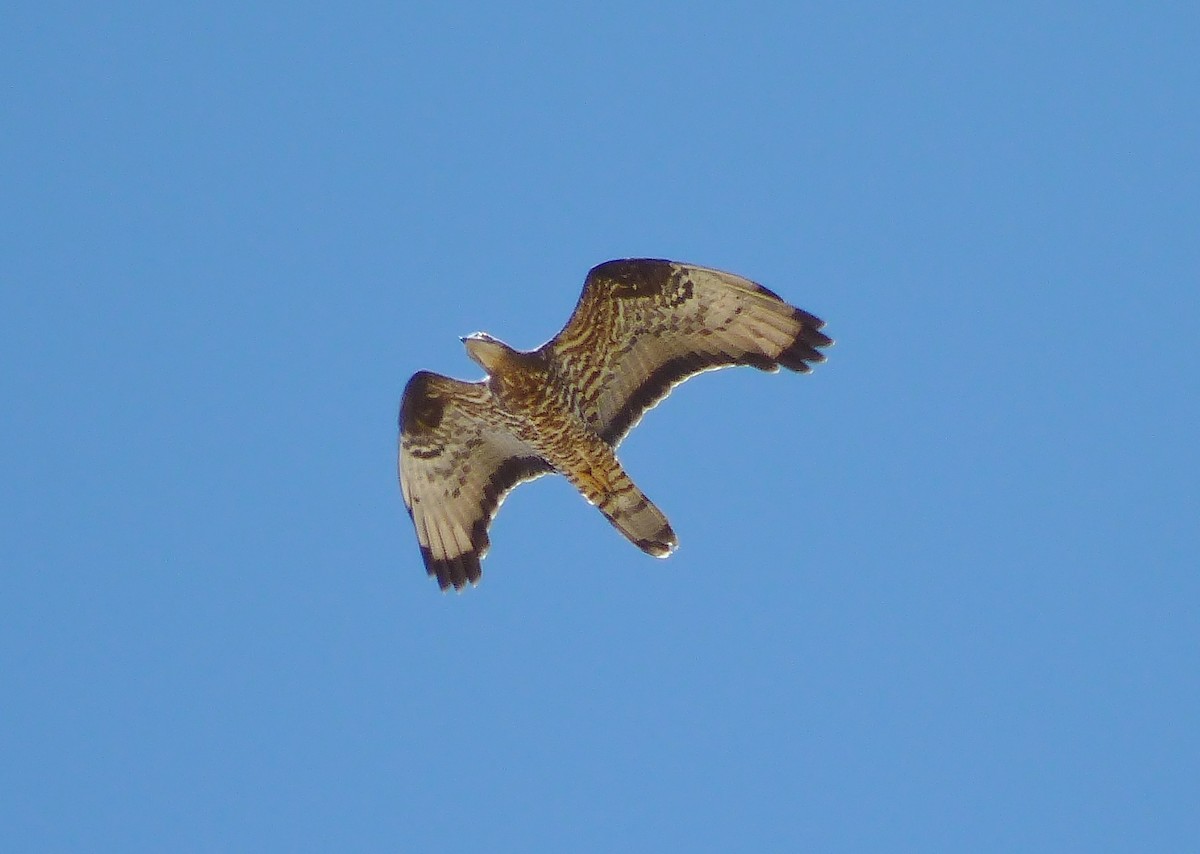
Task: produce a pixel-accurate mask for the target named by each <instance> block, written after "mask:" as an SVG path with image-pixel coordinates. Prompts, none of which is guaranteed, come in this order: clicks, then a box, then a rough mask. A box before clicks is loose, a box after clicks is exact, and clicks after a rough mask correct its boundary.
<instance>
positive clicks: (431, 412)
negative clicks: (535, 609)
mask: <svg viewBox="0 0 1200 854" xmlns="http://www.w3.org/2000/svg"><path fill="white" fill-rule="evenodd" d="M822 326H824V323H823V321H821V320H820V319H819V318H817V317H814V316H813V315H811V314H809V313H808V312H806V311H803V310H801V309H798V308H795V307H794V306H791V305H788V304H787V303H786V302H784V301H783V300H782V299H780V298H779V296H778V295H776V294H775V293H773V292H772V291H769V290H767V289H766V288H764V287H762V286H761V285H758V284H755V283H754V282H751V281H750V280H748V279H743V278H742V277H740V276H735V275H733V274H732V273H725V272H721V271H719V270H712V269H709V268H706V267H696V266H692V265H690V264H681V263H677V262H674V261H661V260H655V259H645V258H633V259H625V260H618V261H607V262H605V263H603V264H600V265H599V266H597V267H594V268H592V270H591V271H590V272H589V273H588V275H587V280H586V281H585V282H584V286H583V293H582V294H581V295H580V297H579V304H578V305H576V307H575V311H574V313H572V315H571V319H570V320H568V321H567V325H566V326H565V327H564V328H563V330H562V331H561V332H559V333H558V335H556V336H554V338H552V339H550V340H549V341H548V342H546V343H545V344H543V345H542V346H541V347H539V348H538V349H536V350H530V351H519V350H514V349H512V348H511V347H509V346H508V345H507V344H504V343H502V342H501V341H498V340H496V339H495V338H492V337H491V336H490V335H486V334H484V333H476V334H474V335H471V336H468V337H467V338H464V339H463V342H464V343H465V344H466V347H467V353H468V354H469V355H470V356H471V358H472V359H474V360H475V361H476V362H478V363H479V365H480V366H481V367H482V368H483V369H484V370H485V371H486V372H487V374H488V376H487V379H485V380H482V381H480V382H474V383H470V382H463V381H461V380H455V379H451V378H450V377H444V376H442V375H440V374H434V373H430V372H429V371H419V372H417V373H416V374H414V375H413V377H412V379H410V380H409V381H408V385H407V386H406V387H405V389H404V396H403V399H402V401H401V404H400V448H399V473H400V489H401V491H402V493H403V495H404V503H405V506H407V507H408V512H409V515H410V516H411V517H412V520H413V525H414V527H415V528H416V532H417V542H418V543H419V544H420V547H421V555H422V557H423V558H424V560H425V568H426V570H427V571H428V573H429V574H430V575H432V576H436V577H437V581H438V584H439V585H440V586H441V587H442V589H443V590H444V589H446V588H448V587H451V586H453V587H455V588H462V587H464V586H465V585H466V584H467V582H471V583H477V582H478V581H479V578H480V565H479V563H480V560H481V559H482V558H483V556H484V555H485V554H487V550H488V526H489V525H490V524H491V521H492V518H493V517H494V516H495V515H496V511H497V509H498V508H499V506H500V504H501V502H503V500H504V497H505V496H506V495H507V494H508V493H509V492H510V491H511V490H512V489H513V488H514V487H516V486H517V485H518V484H521V483H524V482H525V481H527V480H532V479H534V478H536V477H540V476H541V475H544V474H550V473H552V472H559V473H561V474H563V475H565V476H566V477H567V478H568V479H569V480H570V481H571V483H572V484H574V485H575V487H576V488H577V489H578V490H579V491H580V492H581V493H582V494H583V496H584V497H585V498H586V499H587V500H588V501H589V502H590V503H591V504H594V505H595V506H596V507H598V508H599V509H600V512H601V513H603V514H604V516H605V517H606V518H607V519H608V520H609V521H610V522H611V523H612V524H613V525H614V526H615V527H616V528H617V530H619V531H620V532H621V533H622V534H624V535H625V536H626V537H627V538H628V539H629V540H630V541H631V542H632V543H633V544H634V545H636V546H638V548H640V549H642V550H643V551H645V552H647V553H649V554H651V555H654V556H655V557H666V556H667V555H669V554H670V553H671V551H672V550H673V549H674V548H675V546H676V545H677V542H678V541H677V540H676V538H675V533H674V531H672V530H671V526H670V524H669V523H668V522H667V519H666V517H665V516H664V515H663V514H662V512H661V511H660V510H659V509H658V508H657V507H655V506H654V505H653V504H652V503H650V500H649V499H648V498H647V497H646V496H645V495H644V494H643V493H642V491H641V490H640V489H638V488H637V486H635V485H634V483H633V481H632V480H630V479H629V476H628V475H627V474H626V473H625V471H624V469H622V468H621V464H620V462H618V460H617V458H616V453H615V451H616V448H617V446H618V445H619V444H620V442H621V440H622V439H623V438H624V437H625V436H626V434H628V432H629V431H630V430H631V429H632V428H633V427H634V426H635V425H636V424H637V423H638V422H639V421H640V420H641V418H642V416H643V415H644V414H645V413H646V411H647V410H648V409H650V408H652V407H653V406H655V405H656V404H657V403H658V402H659V401H660V400H662V399H663V398H664V397H666V396H667V394H668V393H669V392H670V391H671V389H672V388H674V387H675V386H676V385H678V384H679V383H681V382H683V381H684V380H686V379H687V378H688V377H691V376H694V375H695V374H697V373H700V372H701V371H706V370H712V369H715V368H723V367H728V366H731V365H752V366H754V367H756V368H758V369H760V370H764V371H778V370H779V368H780V366H783V367H785V368H788V369H790V370H793V371H799V372H803V373H807V372H808V371H810V370H811V365H812V364H813V363H816V362H823V361H825V356H824V354H823V353H821V352H820V348H822V347H827V346H829V345H830V344H832V343H833V342H832V340H831V339H830V338H829V337H828V336H827V335H825V334H824V333H823V332H821V331H820V330H821V327H822Z"/></svg>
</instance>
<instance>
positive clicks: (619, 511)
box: [576, 467, 679, 557]
mask: <svg viewBox="0 0 1200 854" xmlns="http://www.w3.org/2000/svg"><path fill="white" fill-rule="evenodd" d="M608 475H609V476H608V477H607V478H606V480H607V488H603V487H602V486H601V484H599V483H598V482H595V481H592V480H591V479H590V478H581V479H580V480H581V481H582V482H577V483H576V486H578V487H579V489H580V491H581V492H582V493H583V495H584V497H585V498H586V499H587V500H588V501H589V502H591V503H592V504H594V505H596V507H597V508H599V510H600V512H601V513H603V514H604V516H605V518H606V519H608V521H609V522H611V523H612V524H613V527H614V528H616V529H617V530H618V531H620V532H621V533H622V534H623V535H624V536H625V538H626V539H628V540H629V542H631V543H633V544H634V545H635V546H637V547H638V548H639V549H641V550H642V551H644V552H646V554H649V555H653V556H654V557H667V556H668V555H669V554H671V552H673V551H674V550H675V547H676V546H678V545H679V540H678V539H676V537H675V532H674V531H672V530H671V523H670V522H668V521H667V517H666V516H664V515H663V512H662V511H661V510H659V509H658V508H657V507H655V506H654V504H653V503H651V501H650V499H649V498H647V497H646V495H645V493H643V492H642V491H641V490H640V489H638V488H637V486H636V485H635V484H634V482H633V481H632V480H630V479H629V475H627V474H625V472H623V471H621V470H620V468H619V467H618V468H617V469H616V470H615V471H612V472H609V473H608Z"/></svg>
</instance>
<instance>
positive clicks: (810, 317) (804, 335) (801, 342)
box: [778, 308, 833, 374]
mask: <svg viewBox="0 0 1200 854" xmlns="http://www.w3.org/2000/svg"><path fill="white" fill-rule="evenodd" d="M792 318H793V319H794V320H796V321H798V322H799V323H800V331H799V332H798V333H796V337H795V339H794V340H793V341H792V343H791V344H789V345H788V346H787V347H786V348H784V350H783V352H781V353H780V354H779V359H778V361H779V364H781V365H783V366H784V367H785V368H787V369H789V370H792V371H798V372H799V373H803V374H806V373H808V372H809V371H811V370H812V366H813V365H815V364H818V363H820V362H824V361H825V354H824V353H822V352H820V350H818V349H817V348H818V347H828V346H830V345H831V344H833V339H832V338H830V337H829V336H828V335H826V334H825V333H824V332H821V331H820V329H821V327H822V326H824V325H825V321H823V320H821V318H819V317H817V316H816V315H815V314H809V313H808V312H807V311H804V310H803V309H800V308H797V309H795V310H794V311H793V312H792Z"/></svg>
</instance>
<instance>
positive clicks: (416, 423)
mask: <svg viewBox="0 0 1200 854" xmlns="http://www.w3.org/2000/svg"><path fill="white" fill-rule="evenodd" d="M399 420H400V448H399V460H398V467H399V474H400V489H401V492H402V493H403V495H404V504H405V506H406V507H407V508H408V513H409V516H410V517H411V518H412V520H413V526H414V527H415V528H416V532H417V542H418V543H419V544H420V547H421V556H422V557H423V558H424V559H425V569H426V571H427V572H428V573H429V574H430V575H432V576H436V578H437V580H438V585H439V586H441V588H442V589H443V590H444V589H446V588H448V587H451V586H453V587H455V588H462V587H464V586H465V585H466V584H467V583H468V582H470V583H472V584H475V583H477V582H478V581H479V578H480V575H481V568H480V561H481V560H482V559H483V557H484V555H486V554H487V551H488V546H489V544H490V541H489V539H488V527H489V525H490V524H491V522H492V519H493V518H494V517H495V515H496V511H497V510H498V509H499V507H500V505H501V503H503V501H504V498H505V496H506V495H507V494H508V493H509V492H511V491H512V489H513V488H514V487H516V486H517V485H518V484H520V483H524V482H525V481H528V480H532V479H533V478H535V477H538V476H540V475H543V474H547V473H548V472H550V471H551V470H552V468H551V466H550V464H549V463H547V462H546V461H545V460H544V459H542V458H541V457H539V456H538V455H537V454H535V453H534V452H533V450H532V449H530V448H529V447H528V446H527V445H525V444H524V443H522V442H520V441H518V440H517V439H516V438H514V437H513V436H512V435H511V434H510V433H509V432H508V431H507V429H506V425H505V421H504V417H503V415H502V413H499V412H498V411H497V410H496V408H495V407H494V406H493V404H492V401H491V396H490V394H489V393H488V392H487V390H486V389H485V388H484V387H483V385H482V384H481V383H465V382H461V381H459V380H454V379H450V378H449V377H444V376H441V375H440V374H434V373H430V372H428V371H420V372H418V373H416V374H414V375H413V377H412V379H410V380H409V381H408V385H407V386H406V387H405V389H404V397H403V400H402V401H401V404H400V419H399Z"/></svg>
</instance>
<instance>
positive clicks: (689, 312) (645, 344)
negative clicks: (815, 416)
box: [542, 259, 833, 446]
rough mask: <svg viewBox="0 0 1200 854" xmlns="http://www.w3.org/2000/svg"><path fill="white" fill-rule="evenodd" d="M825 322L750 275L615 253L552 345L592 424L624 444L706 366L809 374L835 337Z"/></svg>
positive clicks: (591, 277) (548, 349) (591, 278)
mask: <svg viewBox="0 0 1200 854" xmlns="http://www.w3.org/2000/svg"><path fill="white" fill-rule="evenodd" d="M822 326H824V322H823V321H822V320H821V319H820V318H818V317H816V316H814V315H812V314H809V313H808V312H806V311H803V310H801V309H798V308H796V307H794V306H792V305H789V304H788V303H786V302H784V301H783V300H782V299H780V298H779V296H778V295H777V294H775V293H774V292H773V291H770V290H767V289H766V288H764V287H762V286H761V285H758V284H756V283H754V282H752V281H750V280H749V279H744V278H742V277H741V276H735V275H733V274H732V273H725V272H722V271H720V270H712V269H709V268H706V267H695V266H691V265H688V264H679V263H675V262H672V261H663V260H656V259H625V260H619V261H608V262H606V263H604V264H600V265H599V266H597V267H594V268H593V269H592V270H591V272H589V273H588V277H587V280H586V282H585V283H584V287H583V293H582V295H581V296H580V298H579V303H578V305H576V307H575V311H574V313H573V314H572V315H571V319H570V320H569V321H568V322H567V325H566V327H565V328H564V329H563V330H562V332H560V333H559V334H558V335H557V336H555V337H554V338H553V339H552V340H551V341H549V342H547V343H546V345H544V347H543V348H542V350H543V352H544V353H546V355H548V356H549V357H550V358H551V359H552V360H553V363H554V364H555V367H556V370H557V371H558V372H559V373H560V374H562V375H564V377H565V379H566V380H567V381H568V382H569V383H571V384H572V385H573V387H574V388H575V391H576V394H577V396H578V400H579V406H580V410H581V412H582V414H583V416H584V418H585V420H586V421H587V422H588V424H589V426H590V427H591V428H592V429H593V430H595V431H596V433H597V434H599V435H600V436H601V437H602V438H603V439H604V440H605V441H607V442H609V443H610V444H612V445H614V446H615V445H617V444H618V443H619V442H620V441H621V439H623V438H624V437H625V435H626V434H627V433H628V432H629V430H631V429H632V428H633V427H634V426H635V425H636V424H637V423H638V421H640V420H641V418H642V416H643V415H644V414H645V413H646V411H647V410H649V409H651V408H652V407H653V406H654V405H655V404H657V403H658V402H659V401H660V400H662V399H663V398H664V397H666V395H667V394H669V393H670V391H671V389H672V388H674V387H675V386H676V385H678V384H679V383H681V382H683V381H684V380H686V379H687V378H689V377H691V376H694V375H695V374H697V373H700V372H701V371H706V370H714V369H716V368H724V367H729V366H732V365H750V366H753V367H755V368H758V369H759V370H763V371H777V370H779V368H780V366H782V367H785V368H788V369H789V370H792V371H799V372H804V373H807V372H808V371H810V370H811V369H812V368H811V365H812V364H813V363H816V362H823V361H824V360H825V356H824V354H822V353H821V352H820V348H822V347H828V346H829V345H830V344H832V343H833V341H832V340H831V339H830V338H829V337H828V336H827V335H825V334H824V333H823V332H821V331H820V330H821V327H822Z"/></svg>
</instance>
